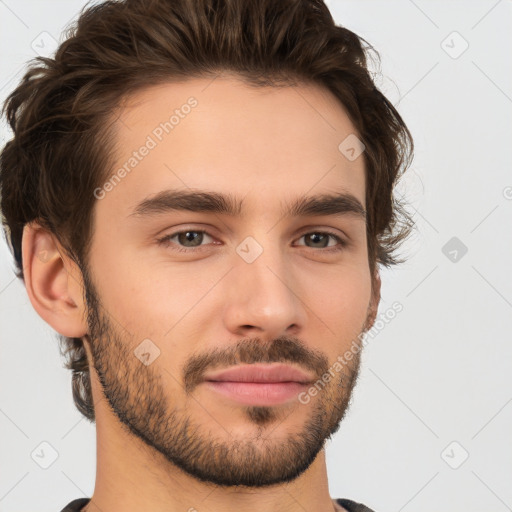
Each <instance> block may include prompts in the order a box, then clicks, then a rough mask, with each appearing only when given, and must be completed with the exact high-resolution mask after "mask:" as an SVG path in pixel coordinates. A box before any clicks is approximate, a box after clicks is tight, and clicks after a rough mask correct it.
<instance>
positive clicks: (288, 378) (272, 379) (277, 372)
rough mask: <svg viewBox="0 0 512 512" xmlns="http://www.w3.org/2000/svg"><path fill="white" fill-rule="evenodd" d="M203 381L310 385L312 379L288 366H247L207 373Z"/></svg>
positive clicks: (297, 369)
mask: <svg viewBox="0 0 512 512" xmlns="http://www.w3.org/2000/svg"><path fill="white" fill-rule="evenodd" d="M204 380H206V381H213V382H253V383H278V382H295V383H299V384H310V383H311V382H312V381H313V378H312V377H311V376H310V375H308V374H307V373H305V372H304V371H302V370H300V369H299V368H296V367H294V366H290V365H285V364H249V365H239V366H235V367H232V368H228V369H227V370H219V371H217V372H211V373H208V374H207V375H205V378H204Z"/></svg>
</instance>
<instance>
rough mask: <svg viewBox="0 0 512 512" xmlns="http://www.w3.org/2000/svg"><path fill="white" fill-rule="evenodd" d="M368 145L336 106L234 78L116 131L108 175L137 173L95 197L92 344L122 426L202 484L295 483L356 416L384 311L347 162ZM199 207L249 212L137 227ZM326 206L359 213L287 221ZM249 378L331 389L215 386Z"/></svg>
mask: <svg viewBox="0 0 512 512" xmlns="http://www.w3.org/2000/svg"><path fill="white" fill-rule="evenodd" d="M190 97H193V98H194V100H192V101H189V102H188V103H187V100H188V99H189V98H190ZM196 102H197V103H196ZM185 105H189V107H185ZM176 109H177V110H178V113H174V111H175V110H176ZM173 114H175V116H176V117H175V118H173V119H172V121H171V123H170V124H168V125H167V126H165V128H163V127H162V126H161V125H160V123H165V122H169V118H170V117H171V115H173ZM158 127H160V129H158ZM166 130H167V132H168V133H166ZM354 132H355V130H354V128H353V125H352V124H351V122H350V121H349V119H348V117H347V115H346V114H345V111H344V110H343V109H342V107H341V106H340V105H339V104H338V103H337V101H336V100H335V98H334V97H333V96H331V95H330V94H329V93H328V92H327V91H324V90H322V89H319V88H316V87H313V86H305V85H300V86H296V87H285V88H264V89H262V88H260V89H255V88H251V87H249V86H247V85H244V84H243V83H242V82H240V81H238V80H235V79H234V78H229V77H223V78H221V77H219V78H217V79H215V80H214V81H213V82H212V81H211V80H210V79H209V80H202V79H201V80H200V79H194V80H189V81H187V82H184V83H180V84H169V85H162V86H158V87H153V88H151V89H147V90H145V91H142V92H140V93H138V94H136V95H135V96H133V97H132V98H131V99H130V102H129V105H128V106H126V107H125V108H124V109H123V111H122V112H121V117H120V120H119V121H118V122H117V123H116V133H115V137H116V141H117V148H116V154H115V157H116V165H115V167H114V168H113V169H112V172H115V171H117V170H118V169H119V168H121V167H123V166H125V164H126V163H127V162H130V158H131V157H134V154H133V152H134V151H137V155H138V156H135V157H134V158H135V159H136V162H135V160H131V163H128V165H127V166H125V171H126V170H127V169H129V171H128V172H125V173H123V172H121V173H120V174H118V176H121V179H120V180H115V181H113V182H112V183H115V186H112V185H110V186H109V185H107V186H106V187H104V188H103V189H102V191H101V192H100V191H97V196H98V197H101V199H98V201H97V204H96V207H95V212H94V228H93V229H94V235H93V242H92V247H91V252H90V260H89V264H88V267H87V270H88V272H87V274H86V276H85V277H86V278H87V277H88V278H89V279H90V282H88V283H87V281H86V284H88V294H89V295H88V297H89V299H94V298H96V299H97V300H99V304H96V303H95V302H94V300H91V302H90V304H89V306H90V310H89V318H88V320H89V328H90V330H89V336H88V337H87V341H88V342H90V345H91V350H92V355H93V359H94V366H95V368H96V371H97V373H98V377H99V382H101V385H102V387H103V392H104V393H105V395H106V397H107V399H108V401H109V403H110V405H111V407H112V409H113V411H114V413H115V415H116V416H117V418H116V416H114V415H112V416H111V418H110V419H111V420H113V419H116V420H117V419H119V420H120V421H122V422H123V423H124V424H125V425H127V426H129V428H130V430H131V433H132V434H134V435H136V436H138V437H139V438H140V439H142V440H143V441H144V442H145V443H146V444H147V445H149V446H152V447H154V448H156V449H157V450H158V451H159V452H160V454H161V455H163V457H164V459H163V460H166V461H168V462H172V463H173V464H175V465H177V466H179V467H180V468H182V469H184V470H185V471H186V472H188V473H189V474H191V475H193V476H195V477H197V478H199V479H202V480H206V481H210V482H214V483H216V484H219V485H248V486H262V485H268V484H271V483H277V482H283V481H287V480H290V479H292V478H294V477H295V476H297V475H298V474H300V473H302V472H303V471H304V470H305V469H307V467H308V466H309V465H310V464H311V463H312V462H313V460H314V459H315V457H316V455H317V454H318V452H319V451H320V450H321V449H322V447H323V444H324V441H325V440H326V439H327V438H328V437H329V435H330V434H332V433H334V432H335V431H336V430H337V428H338V425H339V422H340V421H341V419H342V417H343V415H344V412H345V410H346V408H347V405H348V401H349V398H350V393H351V390H352V387H353V385H354V383H355V378H356V376H357V371H358V368H359V352H358V350H353V352H355V355H354V357H353V358H352V359H350V360H347V359H346V358H344V353H345V352H346V351H347V350H350V349H351V348H352V347H354V346H357V345H361V343H360V342H359V341H358V335H359V334H360V333H361V332H362V331H363V329H365V327H366V328H368V327H369V325H368V321H369V318H370V306H373V309H374V310H375V308H376V306H377V303H378V286H376V293H375V294H374V296H373V302H372V294H371V276H370V272H369V266H368V254H367V245H366V226H365V222H364V218H363V216H362V215H359V214H358V213H357V212H356V211H355V210H354V204H355V203H356V202H357V201H359V203H360V204H361V205H363V206H364V205H365V179H364V162H363V156H360V157H359V158H355V159H349V158H347V157H346V156H345V155H344V154H343V153H342V152H341V151H340V150H339V149H338V146H339V144H340V143H341V142H342V141H344V139H346V137H347V136H349V135H350V134H354ZM141 146H146V148H147V151H146V150H140V148H141ZM356 150H357V148H356ZM346 154H348V155H351V153H350V152H348V153H346ZM144 155H145V156H144ZM199 191H201V192H207V193H210V194H218V195H224V196H227V198H228V199H231V200H232V201H233V202H234V203H235V204H236V203H238V202H239V201H242V204H241V207H240V208H241V210H240V211H239V212H238V213H237V214H229V213H227V212H222V211H217V210H215V211H208V208H206V209H205V211H187V210H186V209H177V210H172V209H169V208H166V207H165V204H167V205H169V204H170V203H171V202H172V201H170V200H169V201H167V203H166V201H165V200H161V201H160V202H159V203H158V204H157V205H156V207H155V204H154V203H153V204H146V207H145V208H139V211H138V213H137V211H136V210H137V206H138V205H139V204H141V203H142V202H143V201H145V200H147V199H151V198H155V196H157V195H158V194H162V193H164V192H169V193H171V192H184V193H187V194H190V193H197V192H199ZM323 194H329V195H333V194H346V195H350V196H352V202H351V203H350V202H349V205H348V211H345V213H343V208H332V207H331V208H330V209H326V210H324V211H323V212H318V211H317V212H316V213H315V214H314V215H307V214H305V213H304V212H303V213H302V214H301V215H299V216H292V215H290V213H288V212H287V207H288V206H289V205H290V204H292V203H293V202H296V201H303V200H307V199H308V198H310V197H312V196H317V195H323ZM179 203H180V204H181V205H182V206H183V204H184V203H185V201H183V200H180V201H179ZM188 204H189V206H190V207H191V208H192V209H195V208H196V206H197V205H192V204H191V202H190V201H189V203H188ZM207 204H209V205H210V206H211V205H212V204H214V202H212V201H210V202H209V203H207ZM337 204H338V205H342V204H343V203H342V202H338V203H337ZM345 204H346V203H345ZM345 209H346V210H347V208H345ZM334 210H339V212H338V213H336V214H332V213H333V212H334ZM351 210H352V211H351ZM340 212H341V213H340ZM306 213H307V212H306ZM178 232H183V233H182V234H177V233H178ZM187 232H188V234H187ZM327 232H328V233H330V235H329V234H327ZM172 235H176V236H172ZM165 236H172V238H171V239H170V240H168V241H167V242H162V243H160V242H159V241H158V239H161V238H163V237H165ZM336 237H339V238H340V239H341V240H342V241H343V242H344V243H343V245H342V243H341V242H340V241H339V240H338V239H337V238H336ZM337 249H339V250H337ZM141 344H142V345H141ZM338 357H340V358H343V363H342V365H341V366H342V368H341V370H340V369H339V365H334V363H335V362H336V361H337V358H338ZM248 363H263V364H265V365H267V366H268V365H270V364H272V365H277V364H283V365H289V366H292V367H294V368H296V369H299V370H302V371H303V372H304V373H305V375H306V377H307V380H309V381H317V380H319V383H317V385H316V387H315V386H313V387H312V385H311V384H310V385H301V384H298V383H297V382H295V383H291V384H290V383H288V384H280V385H278V384H266V385H264V384H261V383H260V384H254V383H253V384H247V383H246V384H229V383H227V382H226V381H225V382H224V383H219V382H217V384H213V383H212V382H208V381H207V380H206V379H208V378H213V377H215V374H218V373H219V371H220V370H224V369H228V368H233V367H235V366H237V367H239V366H240V365H246V364H248ZM329 369H331V374H328V375H327V378H326V377H324V380H322V375H324V374H325V372H329ZM91 373H92V377H93V381H94V382H96V381H95V375H94V371H92V372H91ZM226 379H227V380H230V378H226ZM231 380H233V378H232V377H231ZM97 385H98V384H97V383H96V386H97ZM96 389H99V388H97V387H96ZM310 389H314V390H313V392H311V393H308V390H310ZM299 396H300V399H299ZM97 421H98V422H99V421H107V420H106V418H98V417H97Z"/></svg>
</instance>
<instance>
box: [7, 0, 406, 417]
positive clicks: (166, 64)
mask: <svg viewBox="0 0 512 512" xmlns="http://www.w3.org/2000/svg"><path fill="white" fill-rule="evenodd" d="M66 36H67V39H66V40H65V41H64V42H63V43H62V44H61V45H60V47H59V48H58V50H57V52H56V54H55V56H54V58H43V57H38V58H36V59H34V60H33V61H31V62H30V66H29V69H28V70H27V72H26V74H25V76H24V77H23V79H22V81H21V83H20V84H19V85H18V87H17V88H16V89H15V90H14V91H13V92H12V93H11V94H10V95H9V97H8V98H7V100H6V102H5V104H4V106H3V111H2V114H4V115H6V117H7V119H8V122H9V124H10V126H11V128H12V130H13V133H14V137H13V138H12V139H11V140H10V141H9V142H7V144H6V145H5V147H4V148H3V150H2V152H1V154H0V193H1V196H0V200H1V208H2V213H3V219H2V222H3V225H4V229H5V232H6V237H7V240H8V242H9V243H10V245H11V251H12V252H13V255H14V259H15V263H16V266H17V273H16V275H17V277H19V278H21V279H24V276H23V268H22V254H21V240H22V234H23V228H24V226H25V224H27V223H28V222H31V221H33V220H37V221H38V222H39V223H40V224H41V225H42V226H43V227H45V228H46V229H48V230H49V231H50V232H51V233H53V234H54V235H55V237H56V238H57V240H59V242H60V243H61V244H62V246H63V247H64V249H65V250H66V252H67V253H68V254H69V256H70V257H71V258H72V259H73V260H74V261H75V262H76V263H77V264H79V265H80V268H81V269H83V268H84V267H85V265H86V262H87V257H88V254H89V248H90V243H91V239H92V235H93V233H92V212H93V207H94V205H95V201H96V198H95V195H94V193H93V191H94V190H95V189H96V188H97V187H98V186H101V184H102V183H104V182H105V181H106V179H107V178H108V175H109V173H110V169H111V168H112V165H113V163H112V162H111V160H110V158H111V156H110V155H111V153H112V152H111V151H110V150H111V148H112V144H113V136H112V133H111V132H109V121H110V120H111V118H112V113H113V112H115V111H116V109H118V108H119V107H120V101H121V99H122V98H126V97H127V95H128V94H131V93H134V92H136V91H137V90H140V89H142V88H144V87H147V86H150V85H155V84H158V83H164V82H172V81H177V80H185V79H189V78H205V77H212V78H213V77H214V76H215V75H216V74H218V73H219V72H222V71H228V72H231V73H233V72H234V73H236V74H237V75H238V76H240V78H241V79H243V80H244V81H245V82H246V83H247V84H250V85H253V86H255V87H261V86H279V85H287V84H294V83H297V82H298V83H300V82H308V83H313V84H317V85H319V86H322V87H324V88H327V89H328V90H329V91H331V92H332V93H333V94H334V95H335V96H336V98H338V99H339V101H340V102H341V103H342V104H343V106H344V107H345V109H346V111H347V113H348V115H349V117H350V119H351V121H352V123H353V124H354V126H355V127H356V129H357V131H358V137H359V138H360V139H361V140H362V142H363V143H364V145H365V146H366V148H365V151H364V153H363V155H364V159H365V173H366V183H367V185H366V210H367V244H368V258H369V266H370V270H371V273H372V275H374V272H375V267H376V264H377V263H380V264H382V265H385V266H390V265H394V264H396V263H399V262H401V261H403V260H401V259H398V258H397V257H396V255H395V254H394V253H395V251H396V249H397V248H398V246H399V245H400V244H401V242H402V241H403V240H404V239H405V238H406V237H407V236H408V234H409V233H410V231H411V229H412V227H413V222H412V220H411V218H410V217H409V216H408V214H407V212H406V210H405V209H404V208H403V205H402V204H401V202H400V201H398V200H397V199H396V198H395V197H394V195H393V189H394V186H395V185H396V183H397V181H398V179H399V177H400V175H401V174H402V173H403V172H404V171H405V169H406V168H407V167H408V166H409V164H410V161H411V158H412V154H413V140H412V137H411V134H410V132H409V130H408V128H407V126H406V125H405V123H404V121H403V120H402V118H401V117H400V115H399V113H398V112H397V111H396V109H395V108H394V106H393V105H392V103H391V102H390V101H389V100H388V99H387V98H386V97H385V96H384V95H383V94H382V93H381V92H380V91H379V90H378V89H377V87H376V86H375V84H374V82H373V79H372V76H371V72H370V70H369V68H368V65H367V61H368V59H367V55H369V52H370V51H373V52H374V55H376V56H377V58H378V59H380V57H379V55H378V52H376V51H375V50H374V49H373V47H372V46H371V45H370V44H369V43H368V42H367V41H366V40H364V39H363V38H361V37H359V36H357V35H356V34H354V33H353V32H351V31H350V30H348V29H347V28H344V27H342V26H337V25H335V23H334V20H333V18H332V16H331V14H330V12H329V10H328V8H327V7H326V5H325V4H324V3H323V1H322V0H279V1H277V0H153V1H150V0H126V1H105V2H103V3H101V4H98V5H93V6H91V7H88V8H84V9H83V10H82V12H81V13H80V17H79V18H78V20H77V22H76V23H75V25H74V26H72V27H71V28H70V29H69V31H68V32H67V34H66ZM340 142H341V141H340ZM60 340H61V344H62V345H63V346H64V347H65V353H66V355H68V356H69V360H68V362H67V364H66V367H67V368H69V369H72V370H73V398H74V401H75V404H76V406H77V408H78V409H79V411H80V412H81V413H82V414H84V415H85V416H86V417H87V418H88V419H89V420H90V421H94V407H93V403H92V395H91V390H90V375H89V367H88V363H87V357H86V354H85V350H84V347H83V341H82V340H81V339H80V338H66V337H63V336H61V337H60Z"/></svg>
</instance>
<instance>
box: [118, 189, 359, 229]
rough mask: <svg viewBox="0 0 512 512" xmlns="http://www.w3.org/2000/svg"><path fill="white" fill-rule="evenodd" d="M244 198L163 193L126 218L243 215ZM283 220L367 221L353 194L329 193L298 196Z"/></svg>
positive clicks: (283, 212) (287, 207) (284, 211)
mask: <svg viewBox="0 0 512 512" xmlns="http://www.w3.org/2000/svg"><path fill="white" fill-rule="evenodd" d="M242 204H243V199H237V198H236V197H234V196H233V195H230V194H223V193H220V192H212V191H200V190H199V191H198V190H194V191H182V190H163V191H161V192H159V193H158V194H156V195H154V196H151V197H147V198H145V199H144V200H142V201H141V202H140V203H139V204H137V205H136V206H135V207H134V208H133V209H132V213H130V214H129V215H128V217H137V218H146V217H154V216H159V215H162V214H165V213H168V212H172V211H189V212H210V213H218V214H224V215H229V216H232V217H236V216H242ZM281 215H282V216H283V217H314V216H321V215H328V216H343V215H352V216H355V217H358V218H360V219H362V220H364V221H365V222H366V219H367V217H366V211H365V209H364V208H363V205H362V204H361V202H360V201H359V199H357V198H356V197H355V196H354V195H352V194H350V193H348V192H343V193H329V194H320V195H314V196H305V197H299V198H297V199H295V200H294V201H292V202H291V203H286V204H285V205H283V208H282V209H281Z"/></svg>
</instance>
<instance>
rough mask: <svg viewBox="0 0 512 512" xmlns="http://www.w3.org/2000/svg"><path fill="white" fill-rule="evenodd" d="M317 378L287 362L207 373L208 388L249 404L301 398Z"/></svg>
mask: <svg viewBox="0 0 512 512" xmlns="http://www.w3.org/2000/svg"><path fill="white" fill-rule="evenodd" d="M311 382H313V379H312V378H311V377H310V376H309V375H308V374H307V373H305V372H303V371H302V370H299V369H298V368H295V367H293V366H288V365H283V364H273V365H255V364H252V365H242V366H236V367H233V368H229V369H227V370H220V371H218V372H212V373H209V374H207V375H206V376H205V382H204V384H205V385H206V386H207V387H208V389H210V390H212V391H214V392H216V393H218V394H220V395H222V396H224V397H227V398H229V399H231V400H234V401H235V402H238V403H241V404H245V405H259V406H265V405H266V406H271V405H278V404H282V403H285V402H289V401H290V400H292V399H295V398H297V395H298V394H299V393H300V392H301V391H303V390H304V389H305V388H306V387H307V386H308V385H310V384H311Z"/></svg>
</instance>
